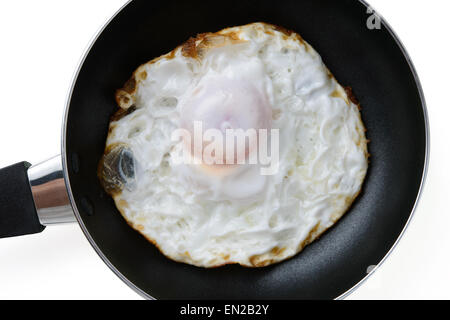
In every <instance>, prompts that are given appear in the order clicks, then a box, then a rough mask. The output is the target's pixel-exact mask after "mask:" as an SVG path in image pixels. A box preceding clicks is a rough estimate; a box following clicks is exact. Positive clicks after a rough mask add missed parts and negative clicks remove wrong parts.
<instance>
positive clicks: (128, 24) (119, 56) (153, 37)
mask: <svg viewBox="0 0 450 320" xmlns="http://www.w3.org/2000/svg"><path fill="white" fill-rule="evenodd" d="M222 6H223V10H220V11H215V10H208V9H207V6H205V5H204V3H203V2H200V1H199V2H196V1H191V2H189V3H186V4H184V3H183V2H180V3H175V2H169V3H164V4H163V3H149V2H148V1H139V0H138V1H133V2H131V3H130V4H129V5H128V6H127V7H126V8H124V9H123V10H122V11H121V12H120V13H119V14H118V15H117V16H116V17H115V19H114V20H113V21H112V22H111V23H110V24H109V25H108V26H107V27H106V29H105V30H104V31H103V33H102V34H101V35H100V37H99V38H98V39H97V41H96V43H95V44H94V45H93V47H92V48H91V50H90V52H89V54H88V56H87V57H86V59H85V61H84V64H83V66H82V68H81V70H80V72H79V74H78V78H77V79H76V84H75V86H74V89H73V93H72V97H71V101H70V109H69V111H68V115H67V124H66V128H65V135H66V136H65V145H66V154H65V156H66V161H67V170H68V174H69V179H70V183H71V190H72V193H73V197H74V200H75V203H76V206H77V209H78V213H79V218H80V222H81V224H82V227H83V229H84V231H85V232H86V233H87V235H88V237H89V238H90V239H91V242H92V241H93V242H95V245H94V246H95V247H96V249H97V250H98V251H99V252H101V255H102V257H103V258H104V259H105V260H107V262H108V263H109V264H110V266H111V267H112V268H113V269H114V270H115V271H116V272H118V273H119V274H120V275H121V276H122V277H123V278H124V280H125V278H126V279H127V280H126V281H127V282H129V284H132V285H133V286H135V287H136V288H137V289H138V290H139V291H140V292H141V293H143V294H145V295H146V296H147V297H154V298H158V299H175V298H194V299H195V298H205V299H214V298H234V299H238V298H255V299H257V298H263V299H283V298H284V299H302V298H320V299H327V298H328V299H329V298H336V297H337V296H339V295H341V294H343V293H344V292H346V291H347V290H349V289H350V288H352V287H353V286H354V285H355V284H357V283H358V282H359V281H360V280H361V279H363V278H364V277H365V276H366V272H367V268H368V267H369V266H371V265H376V264H378V263H379V262H380V261H381V260H382V259H383V257H384V256H385V255H386V254H387V252H388V251H389V250H390V248H391V247H392V245H393V244H394V243H395V241H396V240H397V238H398V237H399V235H400V234H401V232H402V230H403V228H404V226H405V224H406V223H407V221H408V219H409V217H410V214H411V210H412V209H413V207H414V204H415V202H416V198H417V195H418V192H419V189H420V186H421V181H422V176H423V172H424V166H425V161H426V159H425V157H426V149H427V145H426V144H427V141H426V131H427V128H426V127H425V114H424V109H423V105H422V100H421V95H420V88H418V85H417V83H416V80H415V77H414V73H413V72H412V70H411V68H410V66H409V64H408V61H407V59H406V58H405V56H404V54H403V52H402V50H401V48H400V47H399V45H398V44H397V42H396V41H395V39H394V38H393V37H392V36H391V34H390V32H389V31H388V30H387V29H386V27H385V26H382V28H381V29H380V30H377V29H375V30H370V29H368V28H367V24H366V22H367V19H368V18H369V15H368V14H367V8H366V7H365V6H364V5H363V4H361V3H359V2H357V1H350V0H348V1H339V2H337V1H332V0H330V1H324V0H322V1H282V2H280V3H277V6H274V4H273V2H270V1H248V2H245V3H241V2H234V1H229V2H227V3H224V4H223V5H222ZM167 17H172V19H171V21H170V23H168V22H167V19H168V18H167ZM175 17H176V18H175ZM255 21H265V22H268V23H272V24H275V25H281V26H284V27H286V28H288V29H291V30H294V31H296V32H298V33H300V34H301V35H302V36H303V37H304V39H305V40H306V41H308V42H309V43H310V44H311V45H312V46H313V47H314V48H315V49H316V50H317V51H318V52H319V53H320V54H321V56H322V58H323V60H324V62H325V64H326V65H327V66H328V67H329V68H330V70H332V71H333V74H334V76H335V77H336V79H338V81H339V82H340V83H341V84H342V85H346V86H350V87H352V88H353V90H354V92H355V94H356V95H357V97H358V99H359V100H360V103H361V105H362V106H363V110H362V117H363V120H364V123H365V125H366V128H367V130H368V139H370V140H371V144H370V153H371V164H370V168H369V171H368V174H367V178H366V182H365V185H364V187H363V190H362V193H361V196H360V197H359V198H358V199H357V201H356V202H355V203H354V204H353V206H352V208H351V209H350V211H349V212H348V213H347V214H346V215H345V216H344V217H343V218H342V220H341V221H340V222H339V223H338V224H337V225H336V226H335V227H334V228H333V229H331V230H330V231H329V232H327V233H326V234H324V235H323V236H322V237H321V239H320V240H318V241H317V242H315V243H313V244H312V245H310V246H309V247H307V248H306V249H305V250H304V251H303V253H302V254H300V255H298V256H296V257H295V258H293V259H291V260H288V261H286V262H284V263H282V264H278V265H274V266H271V267H267V268H263V269H247V268H242V267H239V266H227V267H223V268H219V269H210V270H205V269H202V268H197V267H193V266H188V265H183V264H178V263H176V262H173V261H170V260H168V259H166V258H165V257H164V256H163V255H161V254H160V253H159V251H158V250H157V249H156V248H154V247H153V246H152V245H151V244H150V243H149V242H148V241H147V240H145V239H144V238H143V237H141V236H140V235H139V234H138V233H136V232H135V231H133V230H132V229H131V228H130V227H129V226H128V225H127V223H126V222H125V221H124V219H123V218H122V217H121V215H120V214H119V212H118V211H117V209H116V207H115V205H114V202H113V201H112V199H111V198H110V197H109V196H108V195H107V194H106V193H105V192H104V191H103V189H102V187H101V185H100V183H99V180H98V179H97V175H96V172H97V165H98V162H99V160H100V158H101V156H102V154H103V151H104V142H105V140H106V134H107V132H108V124H109V119H110V117H111V115H113V114H114V112H115V111H116V108H117V106H116V103H115V101H114V92H115V90H116V89H117V88H120V87H122V85H123V83H124V82H125V81H126V80H127V79H128V78H129V75H130V74H131V73H132V72H133V71H134V70H135V69H136V68H137V67H138V66H139V65H141V64H143V63H145V62H147V61H148V60H149V58H151V57H157V56H160V55H161V54H164V53H166V52H169V51H170V50H171V49H172V48H174V47H176V46H177V45H179V44H180V43H183V42H184V41H186V40H187V39H188V38H189V37H192V36H195V35H196V34H198V33H202V32H208V31H217V30H221V29H223V28H226V27H230V26H235V25H245V24H248V23H251V22H255ZM411 141H414V143H411Z"/></svg>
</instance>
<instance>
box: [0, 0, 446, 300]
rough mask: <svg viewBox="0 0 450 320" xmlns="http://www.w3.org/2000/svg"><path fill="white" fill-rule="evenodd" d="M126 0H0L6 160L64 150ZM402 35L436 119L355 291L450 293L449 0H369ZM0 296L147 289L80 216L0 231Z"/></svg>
mask: <svg viewBox="0 0 450 320" xmlns="http://www.w3.org/2000/svg"><path fill="white" fill-rule="evenodd" d="M125 2H126V1H125V0H64V1H60V0H40V1H34V0H26V1H25V0H24V1H6V0H1V1H0V93H1V99H0V110H1V113H0V150H1V151H0V155H1V156H0V167H4V166H7V165H10V164H13V163H16V162H19V161H23V160H27V161H29V162H31V163H37V162H40V161H41V160H45V159H46V158H48V157H49V156H53V155H56V154H59V152H60V125H61V120H62V116H63V109H64V105H65V100H66V94H67V91H68V89H69V87H70V84H71V79H72V76H73V73H74V71H75V69H76V67H77V64H78V62H79V60H80V57H81V56H82V54H83V52H84V49H85V48H86V46H87V44H88V43H89V41H90V39H91V38H92V37H93V35H94V34H95V33H96V31H97V30H98V29H99V28H100V27H101V26H102V24H103V23H104V22H105V21H106V20H107V19H108V18H109V17H110V16H112V15H113V14H114V12H115V11H116V10H117V9H118V8H120V7H121V6H122V5H123V4H124V3H125ZM371 4H372V6H373V7H374V8H375V9H376V10H377V11H378V12H379V13H380V14H381V15H383V16H384V18H386V20H387V21H388V22H389V23H390V24H391V25H392V27H393V28H394V30H395V31H396V32H397V33H398V35H399V37H400V38H401V39H402V41H403V42H404V44H405V46H406V48H407V49H408V51H409V53H410V55H411V57H412V60H413V61H414V63H415V66H416V68H417V71H418V73H419V76H420V78H421V81H422V84H423V88H424V91H425V95H426V98H427V103H428V109H429V116H430V122H431V143H432V148H431V165H430V170H429V175H428V179H427V184H426V188H425V191H424V194H423V197H422V200H421V202H420V205H419V207H418V208H417V211H416V215H415V218H414V219H413V222H412V224H411V226H410V227H409V229H408V230H407V232H406V234H405V236H404V238H403V240H402V241H401V242H400V245H399V246H398V247H397V249H396V250H395V251H394V253H393V254H392V256H391V257H390V258H389V259H388V260H387V262H386V263H385V264H384V265H383V266H382V267H380V268H379V269H378V271H377V272H376V273H375V275H374V276H373V277H371V278H370V279H369V280H368V281H367V282H366V283H365V284H364V285H363V286H361V287H360V288H359V289H358V290H357V291H355V292H354V293H353V294H352V295H351V296H350V299H431V298H434V299H449V298H450V293H449V290H448V288H449V287H450V272H449V269H450V232H449V230H448V227H449V226H450V215H449V210H448V207H449V200H450V194H449V190H450V169H449V168H450V134H449V127H450V125H449V120H450V111H449V108H450V105H449V101H450V99H449V92H450V80H449V79H450V78H449V76H450V62H449V60H450V50H449V49H450V42H449V41H448V35H449V33H450V26H449V24H448V12H449V9H450V5H449V1H448V0H433V1H420V0H415V1H412V0H399V1H392V0H372V1H371ZM0 299H140V297H139V296H138V295H137V294H136V293H134V292H133V291H132V290H131V289H129V288H128V287H127V286H126V285H125V284H123V283H122V282H121V281H120V280H119V279H118V278H117V277H116V276H115V275H114V274H113V273H112V272H111V271H110V270H109V269H108V268H107V267H106V265H105V264H104V263H103V262H102V261H101V260H100V258H98V256H97V255H96V253H95V252H94V250H93V249H92V248H91V247H90V245H89V243H88V241H87V240H86V239H85V237H84V236H83V234H82V232H81V230H80V229H79V227H78V225H75V224H74V225H69V226H63V227H53V228H47V230H46V231H45V232H44V233H42V234H39V235H34V236H28V237H23V238H15V239H6V240H5V239H4V240H1V241H0Z"/></svg>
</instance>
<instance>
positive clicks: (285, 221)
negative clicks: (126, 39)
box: [102, 23, 368, 267]
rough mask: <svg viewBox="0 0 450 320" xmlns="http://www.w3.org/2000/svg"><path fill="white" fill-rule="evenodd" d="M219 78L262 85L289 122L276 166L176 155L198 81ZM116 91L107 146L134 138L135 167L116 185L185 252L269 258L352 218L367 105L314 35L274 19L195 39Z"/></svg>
mask: <svg viewBox="0 0 450 320" xmlns="http://www.w3.org/2000/svg"><path fill="white" fill-rule="evenodd" d="M220 77H222V78H226V79H229V80H231V82H235V83H239V82H248V83H252V84H253V85H254V86H255V87H256V88H257V90H258V92H260V94H263V95H265V97H266V98H267V100H268V101H269V103H270V105H271V107H272V121H271V126H272V128H276V129H279V130H280V167H279V171H278V173H277V174H275V175H272V176H261V175H260V173H259V170H257V167H255V166H251V165H247V166H242V167H241V168H240V169H239V170H237V171H236V172H235V173H233V174H231V175H227V176H225V177H217V176H214V175H210V174H209V173H207V172H204V171H202V170H201V169H199V168H198V167H195V166H191V165H175V164H174V161H173V158H174V155H175V152H177V151H179V148H180V142H176V141H172V139H171V134H172V132H173V131H174V130H175V129H177V128H179V127H180V124H181V122H182V119H181V116H182V114H183V107H185V106H186V104H187V103H188V102H187V101H189V99H191V98H192V95H193V92H194V89H195V88H196V87H198V86H199V84H201V83H203V82H204V83H217V81H218V80H217V79H218V78H220ZM233 92H234V91H233ZM117 101H118V103H119V106H120V107H121V108H122V111H121V112H120V113H121V114H122V115H121V116H120V117H117V118H116V119H114V120H113V121H112V122H111V124H110V132H109V135H108V139H107V151H106V156H108V153H109V152H111V150H114V148H118V147H119V146H120V147H122V148H123V147H124V146H126V148H127V150H129V151H130V152H131V153H132V155H133V158H134V161H135V165H134V170H135V174H134V176H133V177H132V179H130V181H128V182H126V183H125V184H124V185H122V184H121V185H120V186H119V185H118V186H117V188H115V189H114V188H113V189H114V192H111V191H110V193H111V195H112V196H113V198H114V200H115V203H116V206H117V208H118V209H119V211H120V212H121V214H122V215H123V216H124V218H125V219H126V220H127V221H128V223H129V224H130V225H131V226H133V227H134V228H135V229H136V230H138V231H139V232H140V233H142V234H143V235H144V236H145V237H146V238H147V239H149V240H150V241H151V242H153V243H154V244H155V245H157V246H158V248H159V249H160V250H161V252H162V253H164V254H165V255H166V256H167V257H169V258H171V259H173V260H175V261H179V262H184V263H189V264H193V265H196V266H201V267H217V266H220V265H224V264H231V263H237V264H241V265H244V266H251V267H261V266H266V265H269V264H272V263H276V262H280V261H282V260H285V259H287V258H289V257H292V256H293V255H295V254H297V253H298V252H300V251H301V250H302V249H303V248H304V247H305V246H306V245H307V244H309V243H311V242H312V241H314V240H315V239H316V238H317V237H318V236H319V235H320V234H322V233H323V232H324V231H325V230H326V229H328V228H330V227H331V226H332V225H333V224H334V223H336V222H337V221H338V220H339V218H341V217H342V215H343V214H344V213H345V212H346V211H347V210H348V208H349V207H350V205H351V204H352V202H353V201H354V199H355V198H356V197H357V195H358V194H359V192H360V190H361V187H362V184H363V181H364V178H365V176H366V172H367V168H368V151H367V140H366V137H365V128H364V125H363V122H362V120H361V115H360V111H359V109H358V105H356V104H355V103H354V102H352V99H351V97H350V96H349V94H348V93H347V92H346V91H345V90H344V89H343V88H342V87H341V85H340V84H339V83H338V82H337V81H336V79H335V78H334V77H333V76H332V75H331V73H330V72H329V71H328V69H327V68H326V66H325V65H324V63H323V62H322V59H321V57H320V56H319V54H318V53H317V52H316V51H315V50H314V49H313V48H312V47H311V46H310V45H309V44H307V43H306V42H305V41H304V40H303V39H302V38H301V37H300V36H299V35H298V34H296V33H293V32H288V31H286V30H284V29H281V28H278V27H275V26H272V25H268V24H264V23H254V24H250V25H246V26H241V27H234V28H228V29H225V30H222V31H220V32H218V33H214V34H213V33H209V34H203V35H200V36H199V37H197V38H194V39H191V40H190V41H189V42H187V43H186V44H184V45H182V46H180V47H178V48H176V49H175V50H174V51H173V52H171V53H169V54H167V55H165V56H162V57H160V58H158V59H155V60H152V61H151V62H149V63H147V64H145V65H143V66H141V67H139V69H138V70H136V72H135V73H134V75H133V78H132V79H131V80H130V81H129V82H128V83H127V84H126V85H125V87H124V89H122V90H119V91H118V93H117ZM127 109H128V112H126V111H125V110H127ZM102 178H103V179H104V180H108V179H107V178H108V177H105V176H104V175H103V176H102ZM110 180H111V179H110Z"/></svg>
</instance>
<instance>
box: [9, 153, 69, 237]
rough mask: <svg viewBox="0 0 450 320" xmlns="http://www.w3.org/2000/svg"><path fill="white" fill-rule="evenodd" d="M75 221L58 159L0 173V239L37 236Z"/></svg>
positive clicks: (20, 165) (16, 167)
mask: <svg viewBox="0 0 450 320" xmlns="http://www.w3.org/2000/svg"><path fill="white" fill-rule="evenodd" d="M75 221H76V219H75V216H74V214H73V211H72V208H71V206H70V200H69V197H68V194H67V190H66V185H65V182H64V175H63V169H62V160H61V156H56V157H54V158H51V159H50V160H47V161H45V162H42V163H40V164H38V165H35V166H31V165H30V164H29V163H27V162H20V163H18V164H15V165H13V166H10V167H7V168H4V169H1V170H0V238H7V237H14V236H22V235H28V234H35V233H40V232H42V231H43V230H44V229H45V227H46V226H50V225H55V224H61V223H71V222H75Z"/></svg>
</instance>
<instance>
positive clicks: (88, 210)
mask: <svg viewBox="0 0 450 320" xmlns="http://www.w3.org/2000/svg"><path fill="white" fill-rule="evenodd" d="M80 209H81V211H82V212H83V213H85V214H87V215H88V216H93V215H94V214H95V210H94V205H93V204H92V202H91V201H90V200H89V199H88V198H86V197H83V198H81V200H80Z"/></svg>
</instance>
